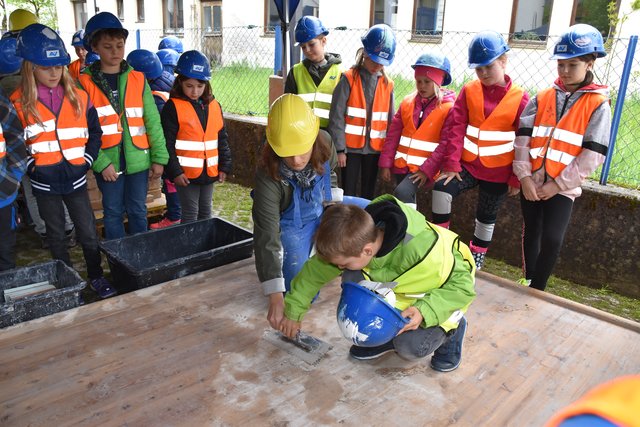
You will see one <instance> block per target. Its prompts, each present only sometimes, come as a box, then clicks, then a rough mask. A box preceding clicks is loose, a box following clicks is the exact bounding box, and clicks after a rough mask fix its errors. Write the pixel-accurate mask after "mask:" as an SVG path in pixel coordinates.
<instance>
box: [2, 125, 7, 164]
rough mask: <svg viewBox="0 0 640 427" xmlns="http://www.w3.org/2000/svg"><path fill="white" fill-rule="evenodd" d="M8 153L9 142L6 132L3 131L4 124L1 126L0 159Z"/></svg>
mask: <svg viewBox="0 0 640 427" xmlns="http://www.w3.org/2000/svg"><path fill="white" fill-rule="evenodd" d="M6 155H7V142H6V140H5V139H4V134H3V133H2V126H0V159H2V158H3V157H4V156H6Z"/></svg>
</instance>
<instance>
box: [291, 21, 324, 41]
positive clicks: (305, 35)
mask: <svg viewBox="0 0 640 427" xmlns="http://www.w3.org/2000/svg"><path fill="white" fill-rule="evenodd" d="M295 34H296V43H297V44H300V43H306V42H308V41H310V40H313V39H315V38H316V37H318V36H319V35H323V36H326V35H327V34H329V30H327V29H326V28H325V26H324V25H322V22H321V21H320V20H319V19H318V18H316V17H315V16H303V17H302V18H300V19H299V20H298V23H297V24H296V31H295Z"/></svg>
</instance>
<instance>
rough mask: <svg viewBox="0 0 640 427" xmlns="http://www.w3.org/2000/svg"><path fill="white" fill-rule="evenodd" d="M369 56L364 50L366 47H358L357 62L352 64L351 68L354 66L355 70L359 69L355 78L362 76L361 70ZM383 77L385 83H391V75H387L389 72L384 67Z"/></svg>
mask: <svg viewBox="0 0 640 427" xmlns="http://www.w3.org/2000/svg"><path fill="white" fill-rule="evenodd" d="M366 57H367V54H366V53H365V51H364V48H363V47H361V48H360V49H358V51H357V52H356V63H355V64H353V66H351V68H353V69H354V70H356V71H358V72H357V73H356V75H355V78H356V79H357V78H359V76H360V70H362V69H363V68H364V60H365V58H366ZM381 73H382V78H383V79H384V82H385V83H389V76H388V75H387V72H386V71H385V70H384V68H382V71H381Z"/></svg>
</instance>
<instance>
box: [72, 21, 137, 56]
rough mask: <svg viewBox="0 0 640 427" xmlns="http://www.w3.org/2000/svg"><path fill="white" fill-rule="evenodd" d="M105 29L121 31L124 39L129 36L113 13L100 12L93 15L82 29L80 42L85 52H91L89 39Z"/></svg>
mask: <svg viewBox="0 0 640 427" xmlns="http://www.w3.org/2000/svg"><path fill="white" fill-rule="evenodd" d="M106 29H113V30H122V31H123V32H124V37H125V38H127V37H128V36H129V31H128V30H127V29H125V28H124V27H123V26H122V22H120V20H119V19H118V18H117V17H116V16H115V15H114V14H113V13H110V12H100V13H98V14H95V15H93V16H92V17H91V18H90V19H89V20H88V21H87V25H85V27H84V37H83V38H82V42H83V43H84V48H85V49H86V50H87V52H91V39H92V38H93V36H94V35H95V33H96V32H97V31H100V30H106Z"/></svg>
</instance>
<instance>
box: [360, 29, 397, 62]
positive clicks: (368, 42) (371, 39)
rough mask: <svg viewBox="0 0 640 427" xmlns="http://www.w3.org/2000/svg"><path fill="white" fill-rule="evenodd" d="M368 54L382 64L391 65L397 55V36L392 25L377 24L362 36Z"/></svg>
mask: <svg viewBox="0 0 640 427" xmlns="http://www.w3.org/2000/svg"><path fill="white" fill-rule="evenodd" d="M361 40H362V46H363V47H364V51H365V52H366V53H367V56H368V57H369V58H370V59H371V60H372V61H373V62H375V63H377V64H380V65H385V66H386V65H391V63H392V62H393V59H394V58H395V55H396V36H395V34H394V33H393V30H392V29H391V27H389V26H388V25H386V24H377V25H374V26H373V27H371V28H369V30H367V32H366V33H365V35H364V36H362V38H361Z"/></svg>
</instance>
